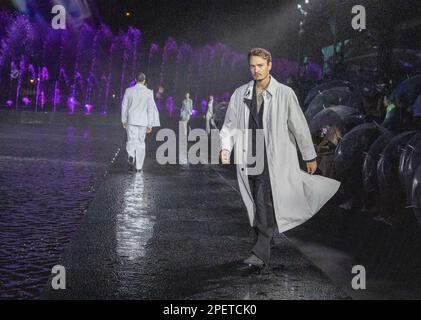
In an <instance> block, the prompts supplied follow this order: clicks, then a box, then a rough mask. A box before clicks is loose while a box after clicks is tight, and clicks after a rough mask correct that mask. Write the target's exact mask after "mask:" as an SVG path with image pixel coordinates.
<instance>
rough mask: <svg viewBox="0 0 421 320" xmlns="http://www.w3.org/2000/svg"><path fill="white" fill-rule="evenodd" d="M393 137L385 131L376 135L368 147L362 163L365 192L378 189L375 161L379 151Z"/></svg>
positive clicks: (368, 192) (378, 156) (378, 157)
mask: <svg viewBox="0 0 421 320" xmlns="http://www.w3.org/2000/svg"><path fill="white" fill-rule="evenodd" d="M392 139H393V134H391V133H389V132H386V133H383V134H382V135H381V136H380V137H378V138H377V139H376V140H375V141H374V142H373V144H372V145H371V146H370V148H369V149H368V151H367V153H366V155H365V157H364V163H363V185H364V190H365V192H366V193H367V194H370V193H373V192H376V191H378V184H377V162H378V161H379V159H380V153H381V152H382V151H383V149H384V148H385V147H386V146H387V145H388V144H389V143H390V141H391V140H392Z"/></svg>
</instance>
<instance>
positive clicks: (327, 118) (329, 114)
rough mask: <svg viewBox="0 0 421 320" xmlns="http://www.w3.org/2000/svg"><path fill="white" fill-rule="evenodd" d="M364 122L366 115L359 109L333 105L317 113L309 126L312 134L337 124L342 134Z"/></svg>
mask: <svg viewBox="0 0 421 320" xmlns="http://www.w3.org/2000/svg"><path fill="white" fill-rule="evenodd" d="M363 123H364V115H362V114H361V112H359V111H358V110H357V109H355V108H351V107H347V106H333V107H330V108H328V109H323V110H322V111H320V112H319V113H318V114H316V115H315V116H314V117H313V119H312V120H311V121H310V123H309V128H310V131H311V133H312V134H316V133H319V132H324V131H326V129H328V128H329V127H333V126H335V127H336V128H338V129H339V130H340V133H341V136H342V135H344V134H346V133H347V132H348V131H349V130H351V129H352V128H354V127H356V126H357V125H360V124H363Z"/></svg>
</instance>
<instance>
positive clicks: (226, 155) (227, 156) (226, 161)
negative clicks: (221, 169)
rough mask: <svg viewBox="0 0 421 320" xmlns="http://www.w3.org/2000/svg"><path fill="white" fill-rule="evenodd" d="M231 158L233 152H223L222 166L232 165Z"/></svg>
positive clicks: (221, 155)
mask: <svg viewBox="0 0 421 320" xmlns="http://www.w3.org/2000/svg"><path fill="white" fill-rule="evenodd" d="M230 156H231V152H229V151H228V150H222V151H221V154H220V157H221V162H222V164H230Z"/></svg>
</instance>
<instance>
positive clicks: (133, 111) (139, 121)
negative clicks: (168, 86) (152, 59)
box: [121, 74, 160, 171]
mask: <svg viewBox="0 0 421 320" xmlns="http://www.w3.org/2000/svg"><path fill="white" fill-rule="evenodd" d="M145 82H146V76H145V75H144V74H140V75H139V76H138V78H137V83H136V85H135V86H134V87H131V88H128V89H126V92H125V93H124V97H123V103H122V108H121V122H122V123H123V127H124V128H125V129H126V130H127V145H126V149H127V153H128V155H129V163H130V164H132V165H133V164H136V171H140V170H142V168H143V163H144V161H145V151H146V150H145V137H146V134H148V133H151V132H152V128H153V127H159V126H160V121H159V112H158V108H157V107H156V104H155V100H154V96H153V91H152V90H150V89H148V88H147V87H146V86H145Z"/></svg>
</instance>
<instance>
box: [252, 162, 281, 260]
mask: <svg viewBox="0 0 421 320" xmlns="http://www.w3.org/2000/svg"><path fill="white" fill-rule="evenodd" d="M248 178H249V184H250V190H251V192H252V195H253V199H254V203H255V205H256V212H255V215H254V223H253V226H254V230H255V232H256V235H257V239H256V243H255V244H254V246H253V248H252V252H253V253H254V254H255V255H256V256H258V257H259V258H260V259H262V260H263V261H264V262H265V263H266V264H268V262H269V259H270V244H271V240H272V238H273V236H274V234H275V232H276V230H277V228H278V227H277V225H276V218H275V210H274V208H273V197H272V189H271V186H270V176H269V171H268V169H267V164H265V169H264V171H263V173H262V174H261V175H258V176H249V177H248Z"/></svg>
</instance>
